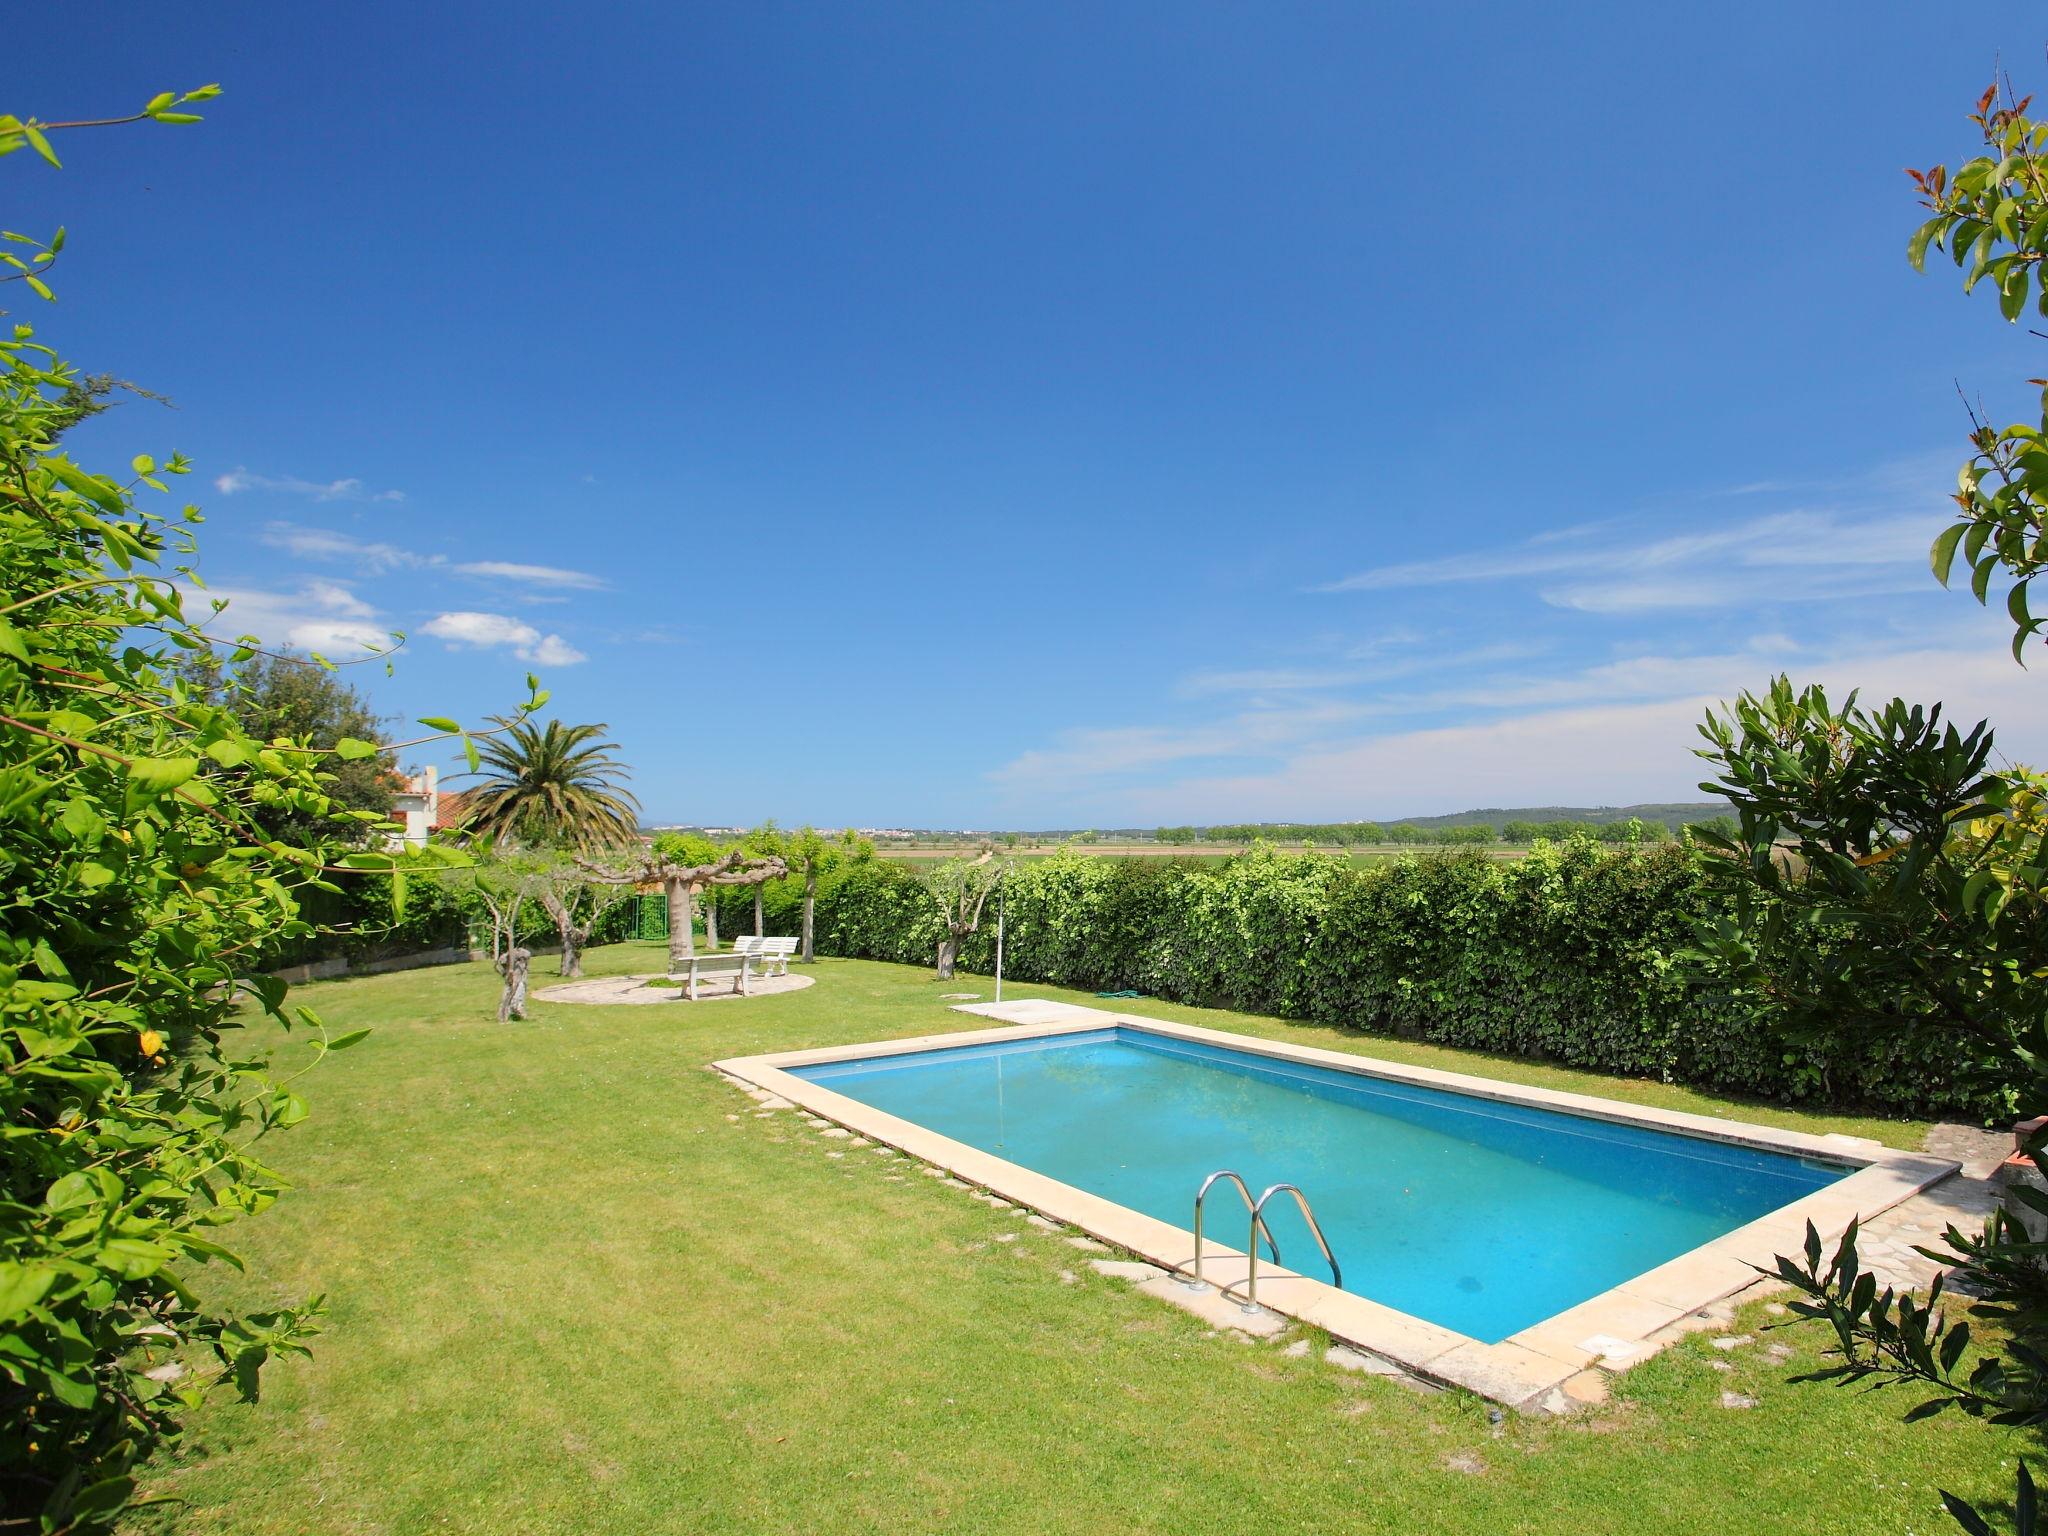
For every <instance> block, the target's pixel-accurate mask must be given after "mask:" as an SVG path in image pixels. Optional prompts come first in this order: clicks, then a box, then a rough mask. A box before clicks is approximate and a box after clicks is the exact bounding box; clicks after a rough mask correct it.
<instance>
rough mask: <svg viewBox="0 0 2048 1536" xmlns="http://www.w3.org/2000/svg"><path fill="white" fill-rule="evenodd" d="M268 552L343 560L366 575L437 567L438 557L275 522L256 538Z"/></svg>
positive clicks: (308, 558)
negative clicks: (275, 551) (274, 550)
mask: <svg viewBox="0 0 2048 1536" xmlns="http://www.w3.org/2000/svg"><path fill="white" fill-rule="evenodd" d="M258 537H259V538H261V539H262V541H263V542H264V543H265V544H267V545H269V546H270V547H271V548H272V549H281V550H284V551H285V552H286V553H287V554H289V555H292V556H293V557H295V558H297V559H300V560H330V561H343V562H346V563H347V564H349V565H352V566H354V567H355V568H356V569H358V570H360V571H363V572H365V573H366V574H369V575H373V576H374V575H381V574H382V573H384V572H385V571H394V570H401V569H409V568H413V567H418V566H428V565H440V564H441V563H442V561H443V559H444V557H443V556H441V555H422V554H419V553H417V552H415V551H413V550H410V549H400V548H399V547H398V546H397V545H396V544H386V543H383V542H382V541H378V540H370V539H356V538H351V537H349V535H347V534H345V533H334V532H332V531H330V530H328V529H326V528H307V527H304V526H303V525H301V524H298V523H285V522H277V523H270V524H268V525H266V526H265V528H264V529H263V532H262V533H261V534H260V535H258Z"/></svg>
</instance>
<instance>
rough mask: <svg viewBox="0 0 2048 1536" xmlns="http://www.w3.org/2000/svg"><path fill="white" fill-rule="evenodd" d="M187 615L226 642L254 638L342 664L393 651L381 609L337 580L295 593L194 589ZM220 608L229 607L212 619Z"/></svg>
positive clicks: (315, 583) (190, 589)
mask: <svg viewBox="0 0 2048 1536" xmlns="http://www.w3.org/2000/svg"><path fill="white" fill-rule="evenodd" d="M184 598H185V612H186V613H187V614H188V615H190V616H191V617H192V619H193V620H194V621H195V622H197V623H198V624H199V626H200V627H201V628H202V629H204V630H205V631H206V632H207V633H209V634H211V635H214V636H217V637H219V638H222V639H234V638H239V637H241V636H243V635H254V636H255V637H256V638H257V639H258V640H260V641H261V642H262V643H263V644H265V645H279V646H292V647H294V648H296V649H298V650H302V651H318V652H320V654H322V655H323V656H327V657H330V658H335V659H339V658H341V657H344V656H347V655H350V654H353V653H355V652H359V651H366V650H371V651H383V650H389V649H390V648H391V646H392V644H393V641H392V638H391V630H390V628H389V626H387V625H385V624H381V623H379V622H377V610H376V609H375V608H373V607H372V606H371V605H370V604H368V603H366V602H364V601H363V600H362V599H361V598H360V597H358V596H356V594H355V592H354V591H353V590H351V589H350V588H348V587H346V586H344V585H342V584H341V583H340V582H337V581H309V582H307V583H306V584H305V585H303V586H302V587H300V588H299V589H298V590H297V591H295V592H265V591H260V590H257V589H254V588H247V587H241V588H237V587H205V588H198V587H188V588H185V589H184ZM214 603H225V604H226V605H227V606H226V607H225V608H223V609H222V610H221V612H220V613H219V614H217V615H215V616H213V617H208V613H209V610H210V608H211V606H212V604H214Z"/></svg>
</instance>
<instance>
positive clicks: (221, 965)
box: [0, 87, 460, 1536]
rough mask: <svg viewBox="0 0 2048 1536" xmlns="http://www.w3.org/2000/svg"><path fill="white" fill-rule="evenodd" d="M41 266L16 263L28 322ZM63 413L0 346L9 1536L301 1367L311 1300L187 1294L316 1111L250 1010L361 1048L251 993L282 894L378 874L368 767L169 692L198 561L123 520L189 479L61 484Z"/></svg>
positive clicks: (40, 286)
mask: <svg viewBox="0 0 2048 1536" xmlns="http://www.w3.org/2000/svg"><path fill="white" fill-rule="evenodd" d="M213 94H214V91H213V89H212V88H211V87H207V88H204V89H202V90H200V91H196V92H192V93H189V94H188V95H187V96H186V97H184V98H178V97H176V96H175V95H174V94H172V93H166V94H164V95H163V96H160V97H158V98H156V99H155V100H154V101H153V102H151V103H150V105H149V106H148V107H147V108H145V109H144V111H143V112H142V113H141V114H138V116H139V117H155V118H158V119H159V120H161V121H165V122H174V123H175V122H189V121H196V118H194V117H193V115H192V114H190V113H187V112H174V111H172V110H170V109H171V108H173V107H177V106H180V105H182V104H183V103H185V102H190V101H195V100H204V99H206V98H208V97H210V96H211V95H213ZM24 145H32V146H33V147H35V148H36V149H37V150H38V151H40V152H41V153H42V154H43V155H44V157H45V158H47V159H49V160H51V161H54V160H55V156H54V154H52V153H50V151H49V149H48V146H47V141H46V140H45V139H44V138H43V136H42V133H41V131H40V129H39V128H37V127H36V125H33V124H25V123H20V122H17V121H16V120H15V119H13V118H11V117H0V154H5V153H6V152H8V151H10V150H17V149H21V148H23V147H24ZM29 158H30V157H29V156H27V155H23V156H22V157H21V160H20V161H17V162H16V163H17V164H21V163H24V162H27V161H28V160H29ZM62 243H63V242H62V237H61V234H59V235H57V236H54V237H53V238H52V239H51V240H50V241H48V242H47V243H38V242H35V241H32V240H24V239H23V238H22V237H20V236H12V237H10V241H9V244H8V246H7V249H9V250H11V251H14V252H16V253H18V254H17V255H15V256H11V257H9V258H8V260H9V261H10V262H12V264H13V268H12V270H13V271H14V272H15V273H16V274H17V277H18V279H19V280H20V281H22V282H23V283H24V284H26V285H27V286H28V287H29V288H30V289H32V290H33V291H34V292H36V293H38V294H41V295H43V296H44V297H48V284H47V283H46V282H45V281H44V280H43V278H42V277H41V276H40V275H38V274H40V273H44V272H47V271H48V270H50V267H51V265H52V263H53V262H54V260H55V258H56V256H57V254H58V252H59V250H60V249H61V247H62ZM7 280H10V281H12V280H15V278H9V279H7ZM15 291H20V290H15ZM82 387H83V386H82V384H81V380H80V376H79V374H78V372H77V370H75V369H73V368H71V367H70V366H68V365H67V364H65V363H64V362H62V361H61V360H60V359H59V358H58V357H57V356H56V354H55V353H54V352H52V351H51V350H49V349H48V348H46V347H44V346H42V345H41V344H39V343H37V342H36V341H35V340H34V339H33V333H32V332H31V331H30V329H29V327H27V326H25V325H15V326H13V327H12V328H11V330H10V332H9V334H8V335H7V336H6V337H5V338H4V339H0V471H4V474H0V479H4V482H5V486H6V489H5V491H4V493H0V1067H4V1070H0V1124H4V1125H5V1127H6V1134H5V1135H4V1136H0V1524H4V1525H6V1526H7V1527H9V1528H18V1529H28V1528H34V1529H37V1530H41V1531H46V1532H60V1531H61V1532H65V1533H70V1536H83V1533H91V1532H100V1531H104V1530H107V1529H109V1528H110V1527H111V1525H112V1523H113V1522H114V1521H115V1519H116V1518H117V1517H118V1516H119V1515H120V1512H121V1511H122V1509H123V1508H124V1507H125V1506H126V1505H127V1504H128V1502H129V1500H130V1498H131V1496H132V1494H133V1489H134V1483H133V1479H132V1477H131V1475H130V1469H131V1468H132V1466H133V1465H134V1464H135V1462H136V1461H137V1460H138V1459H139V1458H141V1457H142V1456H144V1455H146V1454H147V1453H148V1452H149V1451H150V1449H151V1448H152V1447H153V1446H154V1445H156V1444H157V1443H159V1442H160V1441H161V1440H163V1439H164V1438H165V1437H167V1436H169V1435H172V1434H174V1433H175V1432H176V1430H177V1427H178V1423H179V1419H180V1415H181V1413H182V1412H183V1411H184V1410H186V1409H188V1408H189V1407H191V1406H192V1405H193V1404H195V1403H196V1402H197V1401H198V1400H199V1399H200V1398H201V1397H202V1396H203V1395H204V1394H205V1393H206V1392H207V1391H208V1390H210V1389H211V1388H213V1387H214V1386H216V1385H221V1384H232V1385H233V1386H234V1387H235V1388H237V1389H239V1390H240V1391H241V1392H242V1393H243V1394H244V1395H245V1396H247V1397H252V1398H253V1397H254V1396H255V1395H256V1391H257V1387H258V1381H259V1373H260V1371H261V1368H262V1366H263V1365H264V1363H265V1362H266V1361H268V1360H271V1359H275V1358H277V1357H280V1356H284V1355H291V1354H298V1353H303V1352H304V1350H305V1344H304V1339H305V1338H306V1336H307V1335H308V1334H309V1333H310V1332H312V1331H313V1327H314V1318H315V1316H316V1315H317V1312H318V1303H317V1299H309V1300H307V1301H305V1302H302V1303H299V1304H296V1305H288V1306H279V1307H277V1308H275V1309H272V1310H266V1311H262V1312H257V1313H250V1314H244V1315H239V1316H237V1315H232V1314H229V1313H227V1312H225V1311H223V1310H222V1309H220V1308H219V1307H218V1306H216V1305H213V1304H210V1303H209V1302H208V1301H207V1300H206V1299H205V1297H204V1296H203V1295H202V1294H201V1290H200V1285H199V1281H200V1279H201V1276H200V1274H199V1270H200V1268H201V1266H204V1265H206V1264H209V1263H212V1262H215V1261H220V1262H227V1263H236V1264H239V1262H240V1261H239V1260H237V1259H236V1258H235V1257H234V1255H233V1254H232V1253H231V1252H230V1251H229V1250H228V1249H226V1248H225V1247H223V1246H222V1245H221V1240H222V1238H223V1236H225V1229H226V1228H227V1227H228V1226H229V1225H231V1224H232V1223H234V1222H235V1221H237V1220H241V1219H243V1218H246V1217H248V1216H251V1215H253V1214H255V1213H258V1212H261V1211H262V1210H263V1209H264V1208H265V1207H267V1206H268V1205H269V1204H270V1203H271V1202H272V1201H273V1200H275V1199H276V1197H277V1194H278V1192H279V1189H280V1188H281V1181H280V1179H279V1178H278V1176H277V1175H276V1174H275V1173H274V1172H272V1171H271V1170H270V1169H269V1168H268V1167H266V1166H265V1164H264V1162H263V1160H262V1159H261V1158H260V1157H259V1156H258V1155H257V1153H258V1147H257V1143H258V1142H259V1141H260V1139H261V1138H262V1137H264V1136H265V1135H266V1134H268V1133H269V1132H271V1131H274V1130H279V1129H282V1128H284V1127H288V1126H290V1125H293V1124H295V1123H296V1122H298V1121H299V1120H301V1119H302V1118H304V1116H305V1114H306V1112H307V1106H306V1103H305V1101H304V1099H303V1098H301V1096H300V1095H299V1093H298V1091H297V1090H296V1089H295V1088H294V1087H293V1086H292V1085H291V1081H290V1080H289V1079H280V1078H278V1077H275V1076H273V1075H272V1074H271V1072H270V1069H269V1063H268V1061H267V1060H266V1059H265V1058H264V1057H263V1056H261V1055H258V1054H255V1053H251V1052H249V1051H248V1050H246V1049H241V1050H236V1051H233V1052H232V1053H231V1052H230V1051H229V1050H228V1049H227V1047H226V1044H225V1039H226V1035H227V1032H228V1031H230V1030H232V1029H234V1028H235V1027H236V1026H237V1025H238V1023H239V1022H240V1013H239V1010H240V1009H241V1008H242V1007H243V1006H244V1005H245V1004H253V1005H254V1006H255V1007H257V1008H260V1009H261V1010H262V1011H263V1012H264V1013H266V1014H268V1015H270V1016H271V1017H272V1018H273V1019H274V1020H276V1021H277V1022H278V1023H279V1024H281V1025H283V1026H285V1027H287V1028H295V1029H298V1030H300V1031H301V1032H302V1033H303V1034H310V1036H311V1037H312V1042H313V1054H314V1056H315V1058H316V1059H317V1058H318V1057H320V1056H324V1055H325V1053H326V1052H328V1051H331V1050H339V1049H341V1048H343V1047H344V1046H347V1045H350V1044H352V1043H353V1042H354V1040H355V1039H357V1038H359V1037H360V1032H358V1034H355V1035H344V1036H340V1037H338V1038H337V1037H332V1036H329V1035H328V1034H327V1032H326V1030H325V1028H324V1027H323V1025H322V1024H321V1021H320V1020H319V1018H318V1017H317V1016H316V1015H315V1014H313V1013H312V1012H311V1011H310V1010H307V1009H303V1008H293V1009H290V1010H287V1009H286V1007H285V988H284V987H283V985H282V984H280V983H278V982H276V981H273V980H270V979H269V978H266V977H263V976H261V975H258V974H256V973H255V972H256V968H257V967H258V965H259V964H260V962H261V961H262V959H263V957H264V956H265V955H266V954H267V953H270V952H273V951H275V950H276V949H277V948H278V947H279V946H280V945H285V944H289V943H291V942H293V941H296V940H299V939H303V938H305V937H307V936H309V935H310V934H311V933H312V932H313V929H312V925H311V924H310V923H309V922H308V921H307V920H306V917H305V915H304V912H303V911H302V908H301V905H300V903H301V899H302V898H309V899H310V897H311V896H312V894H313V893H318V894H319V895H320V896H321V897H322V898H332V897H335V896H337V895H338V894H339V893H340V892H341V891H342V889H343V887H342V885H341V884H340V883H339V882H338V881H337V880H336V879H335V878H333V877H334V876H336V875H338V874H341V873H343V872H345V870H346V869H352V868H360V867H363V866H365V865H377V866H382V867H384V868H387V869H394V870H395V869H396V868H397V867H398V864H399V862H400V861H397V860H394V859H391V858H388V857H385V856H379V855H368V854H364V853H361V852H351V851H350V850H353V849H356V848H357V847H358V845H359V843H360V841H361V838H362V833H363V829H364V828H365V827H366V826H368V825H370V824H372V823H374V822H375V821H377V820H379V819H380V817H379V815H378V813H377V812H375V811H367V810H349V809H347V808H346V807H345V806H344V805H342V804H341V803H339V802H338V801H337V798H336V796H335V795H334V793H332V791H333V790H334V788H335V787H336V785H337V783H338V769H339V766H340V765H341V764H344V763H351V762H362V761H368V760H372V759H374V758H376V757H377V755H378V753H379V748H378V747H377V746H376V744H374V743H371V742H368V741H363V740H360V739H355V738H349V739H341V740H339V741H337V742H335V743H333V744H332V745H331V746H316V745H314V744H313V743H312V742H311V741H310V740H308V739H306V738H305V737H299V738H296V739H294V738H290V737H277V738H271V737H265V738H257V737H255V736H252V735H251V734H250V733H249V731H248V729H247V728H246V725H245V723H244V721H243V719H242V718H241V717H240V716H239V715H238V714H237V712H236V711H235V710H233V709H231V708H229V707H227V706H226V705H225V704H223V703H222V702H221V701H220V699H219V698H218V697H217V696H216V695H214V693H213V692H212V690H202V691H199V692H194V691H193V690H191V689H190V688H188V687H187V686H186V685H185V683H184V682H183V681H182V680H181V678H180V666H179V663H180V662H181V661H189V660H190V658H192V657H195V656H200V655H205V654H209V653H211V652H212V651H213V649H214V637H212V636H209V635H208V634H207V633H206V632H205V630H204V628H203V627H202V625H203V622H204V621H203V620H202V621H199V622H194V621H193V620H191V619H188V617H187V616H186V613H185V599H184V598H183V597H182V596H181V592H180V587H179V586H178V585H177V584H176V583H174V582H173V581H172V580H171V579H170V577H169V576H168V575H165V574H160V572H163V571H164V569H165V566H166V565H167V564H168V565H170V566H171V567H172V569H174V570H175V569H178V568H181V567H185V566H189V565H191V564H194V563H196V561H195V555H196V549H195V545H194V541H193V538H192V535H191V532H190V529H189V526H188V525H189V524H191V523H196V522H197V521H199V513H198V511H197V509H196V508H190V507H188V508H186V509H184V513H183V515H182V517H180V516H178V515H176V514H173V515H171V516H166V515H164V514H163V513H159V512H151V511H146V510H144V509H143V508H142V507H141V506H139V505H138V504H137V499H136V498H137V494H138V492H137V487H142V488H146V489H147V490H149V491H151V492H155V493H158V494H167V492H168V484H167V481H168V479H169V477H171V476H175V475H178V474H182V473H183V472H184V471H185V469H186V465H185V464H184V462H183V461H182V460H180V459H177V458H175V457H173V458H172V459H170V460H169V461H168V462H166V463H163V464H161V465H159V464H158V463H157V461H156V460H155V459H154V458H152V457H151V456H149V455H147V454H141V455H137V456H136V458H135V459H134V460H133V461H132V462H131V464H130V465H129V466H128V467H127V468H126V469H122V470H119V471H117V472H116V473H114V474H111V475H109V474H99V473H94V472H92V471H89V470H87V469H86V468H85V467H84V466H82V465H80V464H78V463H77V462H75V461H74V460H72V459H71V458H70V457H69V455H68V454H67V453H66V452H65V450H64V448H63V446H62V443H61V438H62V435H63V433H64V431H65V429H66V428H67V427H68V426H70V425H72V424H73V423H75V422H76V421H77V420H78V419H80V416H81V414H82V413H81V410H80V408H79V407H78V405H77V401H78V399H79V398H80V391H81V389H82ZM194 606H195V607H196V606H201V604H200V603H198V602H196V601H195V603H194ZM225 648H226V649H227V650H228V651H229V653H230V654H229V657H228V664H229V665H230V666H234V665H239V664H241V663H245V662H247V661H248V660H250V659H251V658H252V657H254V656H255V655H256V653H257V652H256V647H255V645H254V644H253V642H251V643H247V644H244V643H239V642H235V641H232V640H229V641H226V642H225ZM449 724H451V725H452V722H450V723H449ZM436 729H439V727H436ZM454 729H456V730H458V731H459V729H460V727H454ZM416 744H417V743H414V744H413V745H416ZM286 827H291V828H295V829H297V830H296V831H294V832H292V833H291V834H290V835H289V837H288V838H287V836H285V835H283V834H282V831H281V829H283V828H286ZM308 829H311V830H308Z"/></svg>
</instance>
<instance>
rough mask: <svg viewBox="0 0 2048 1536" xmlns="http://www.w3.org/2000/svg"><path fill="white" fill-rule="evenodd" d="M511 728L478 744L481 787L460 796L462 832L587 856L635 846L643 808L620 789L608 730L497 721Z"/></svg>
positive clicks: (621, 775)
mask: <svg viewBox="0 0 2048 1536" xmlns="http://www.w3.org/2000/svg"><path fill="white" fill-rule="evenodd" d="M494 723H495V724H499V725H503V726H504V727H506V729H505V730H504V731H503V732H502V733H500V734H498V735H495V736H489V737H485V738H484V739H482V740H480V741H478V743H477V753H478V756H479V757H480V758H481V760H482V761H483V762H484V763H485V764H486V765H487V767H486V768H484V769H482V770H480V771H479V774H478V776H479V777H481V778H482V779H483V783H482V784H480V785H478V786H477V787H476V788H475V789H472V790H467V791H465V792H464V794H463V816H462V830H463V831H464V832H469V833H476V834H480V835H483V836H488V837H495V838H497V839H498V840H500V841H501V842H508V843H524V844H526V845H528V846H529V847H554V848H571V849H576V850H579V851H582V852H590V851H592V850H594V849H599V848H608V847H616V846H617V845H618V844H620V843H625V842H630V841H632V839H633V836H634V834H635V832H637V831H638V829H639V824H640V802H639V801H638V800H635V799H634V798H633V797H632V796H631V795H630V794H628V793H627V792H626V791H625V790H624V789H623V788H621V787H620V785H621V783H622V781H623V780H624V779H625V777H626V768H625V765H624V764H623V763H621V762H620V761H619V760H618V759H617V758H615V757H613V756H611V753H612V752H614V751H616V750H617V748H618V745H619V744H618V743H617V742H615V741H600V740H597V739H596V738H598V737H599V736H601V735H602V734H603V733H604V731H605V730H606V727H605V726H603V725H563V724H562V722H561V721H559V720H550V721H549V722H548V724H547V729H546V730H541V729H540V728H539V727H538V726H536V725H535V724H534V723H533V722H532V721H530V720H516V721H515V720H508V719H505V718H504V717H503V716H500V717H498V718H497V719H496V720H495V721H494Z"/></svg>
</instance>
